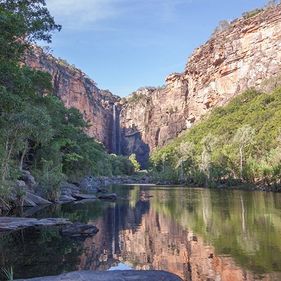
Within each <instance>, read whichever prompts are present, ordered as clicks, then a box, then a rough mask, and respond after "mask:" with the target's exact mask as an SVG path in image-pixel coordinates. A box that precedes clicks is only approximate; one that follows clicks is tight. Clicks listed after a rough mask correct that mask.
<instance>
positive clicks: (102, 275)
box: [18, 270, 182, 281]
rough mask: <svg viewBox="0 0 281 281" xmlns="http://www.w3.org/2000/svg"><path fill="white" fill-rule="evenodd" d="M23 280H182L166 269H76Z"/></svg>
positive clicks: (22, 280)
mask: <svg viewBox="0 0 281 281" xmlns="http://www.w3.org/2000/svg"><path fill="white" fill-rule="evenodd" d="M20 280H21V281H27V280H30V281H61V280H63V281H182V279H181V278H179V277H178V276H176V275H174V274H172V273H169V272H165V271H154V270H149V271H137V270H126V271H121V270H120V271H105V272H94V271H76V272H70V273H66V274H62V275H58V276H48V277H39V278H33V279H20ZM20 280H18V281H20Z"/></svg>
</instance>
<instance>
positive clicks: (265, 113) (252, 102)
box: [151, 88, 281, 189]
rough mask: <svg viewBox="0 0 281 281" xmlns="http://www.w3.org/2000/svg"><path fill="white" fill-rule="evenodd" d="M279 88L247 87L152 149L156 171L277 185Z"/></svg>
mask: <svg viewBox="0 0 281 281" xmlns="http://www.w3.org/2000/svg"><path fill="white" fill-rule="evenodd" d="M280 160H281V89H280V88H279V89H276V90H275V91H274V92H272V93H270V94H266V93H261V92H257V91H255V90H249V91H247V92H246V93H244V94H242V95H240V96H237V97H235V98H234V99H233V100H232V101H231V102H230V103H229V104H228V105H226V106H224V107H218V108H216V109H214V110H213V111H212V112H211V114H210V115H209V116H207V117H206V118H205V119H204V120H202V121H201V122H199V123H198V124H196V125H195V126H194V127H193V128H191V129H190V130H188V131H187V132H186V133H185V134H183V135H181V136H180V137H178V138H177V139H175V140H174V141H172V142H171V143H170V144H168V145H167V146H165V147H163V148H161V149H158V150H157V151H155V152H154V153H153V155H152V157H151V162H152V165H153V167H154V170H155V171H156V174H157V175H158V176H161V177H168V178H170V179H171V178H172V179H174V180H178V181H181V182H186V183H190V184H195V185H206V186H215V185H217V184H223V183H228V184H230V185H233V184H236V183H243V182H244V183H253V184H262V185H264V186H268V187H269V186H270V188H271V189H275V188H276V189H278V188H279V187H280V178H281V161H280Z"/></svg>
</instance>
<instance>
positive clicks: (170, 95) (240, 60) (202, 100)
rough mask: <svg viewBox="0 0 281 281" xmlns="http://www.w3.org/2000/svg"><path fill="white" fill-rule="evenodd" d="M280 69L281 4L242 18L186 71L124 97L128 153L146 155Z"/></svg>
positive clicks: (203, 48)
mask: <svg viewBox="0 0 281 281" xmlns="http://www.w3.org/2000/svg"><path fill="white" fill-rule="evenodd" d="M280 73H281V6H280V5H279V6H277V7H273V8H268V9H266V10H264V11H261V12H260V13H258V14H256V15H251V13H248V15H245V16H244V17H243V18H241V19H238V20H235V21H233V22H232V23H230V25H229V26H228V27H227V28H226V29H224V30H222V31H220V32H217V33H215V34H213V36H212V37H211V39H210V40H209V41H208V42H207V43H206V44H204V45H202V46H201V47H199V48H198V49H196V50H195V51H194V53H193V54H192V56H191V57H190V59H189V61H188V63H187V65H186V68H185V70H184V72H183V73H176V74H172V75H170V76H168V78H167V79H166V85H165V86H164V87H162V88H158V89H155V88H154V89H153V88H150V89H141V90H139V91H137V92H135V93H134V94H133V95H131V96H130V97H128V98H127V99H126V100H125V101H123V105H122V108H123V109H122V111H121V127H122V130H123V139H124V141H123V152H124V153H125V154H128V155H129V154H131V153H132V152H134V153H136V154H137V156H138V159H139V160H141V161H142V162H145V160H146V159H147V157H146V155H147V153H148V152H151V151H152V150H154V149H155V148H156V147H159V146H163V145H165V144H166V143H167V142H168V141H169V140H171V139H173V138H175V137H176V136H177V135H179V134H180V133H181V132H182V131H183V130H186V129H188V128H190V127H191V126H192V125H193V124H194V123H195V122H196V121H198V120H200V119H201V118H202V116H203V115H205V114H206V113H207V112H209V111H210V110H211V109H212V108H214V107H216V106H220V105H224V104H225V103H227V102H228V101H229V100H230V99H231V98H232V97H233V96H235V95H237V94H239V93H241V92H243V91H245V90H247V89H248V88H251V87H257V88H259V87H261V86H262V85H263V81H265V80H266V79H270V78H272V77H274V76H277V75H280Z"/></svg>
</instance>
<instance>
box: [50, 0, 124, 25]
mask: <svg viewBox="0 0 281 281" xmlns="http://www.w3.org/2000/svg"><path fill="white" fill-rule="evenodd" d="M117 2H118V0H115V1H114V0H46V4H47V7H48V9H49V10H50V12H51V14H52V15H53V16H54V17H55V19H56V21H57V22H58V23H60V24H62V25H63V27H64V28H67V29H80V28H87V27H88V28H92V27H94V26H95V24H97V23H98V22H99V21H102V20H106V19H109V18H113V17H115V16H117V14H118V13H119V12H120V11H119V10H118V9H117V8H116V5H115V4H116V3H117Z"/></svg>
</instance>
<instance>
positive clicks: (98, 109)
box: [25, 47, 120, 152]
mask: <svg viewBox="0 0 281 281" xmlns="http://www.w3.org/2000/svg"><path fill="white" fill-rule="evenodd" d="M25 63H26V64H27V65H28V66H30V67H33V68H36V69H38V70H42V71H46V72H48V73H50V74H51V76H52V82H53V86H54V94H55V95H56V96H58V97H59V98H60V99H61V100H62V101H63V103H64V104H65V106H66V107H67V108H70V107H74V108H77V109H78V110H79V111H80V112H81V113H82V114H83V117H84V119H85V120H86V121H88V122H89V125H90V126H89V129H88V134H89V136H91V137H95V138H96V139H97V140H98V141H100V142H102V143H103V144H104V145H105V147H106V148H107V149H108V151H110V152H116V144H115V138H116V136H115V135H116V130H114V128H115V127H116V126H115V124H114V120H115V116H114V104H115V103H116V102H117V101H119V100H120V98H119V97H117V96H114V95H113V94H112V93H110V92H109V91H108V90H106V91H105V90H101V89H99V88H98V87H97V86H96V83H95V82H94V81H93V80H91V79H90V78H89V77H88V76H87V75H86V74H85V73H83V72H82V71H81V70H79V69H77V68H76V67H75V66H71V65H69V64H68V63H67V62H66V61H64V60H61V59H57V58H55V57H53V56H52V55H48V54H46V53H44V52H43V50H42V49H41V48H39V47H34V48H33V50H32V52H30V53H29V54H28V55H27V56H26V58H25Z"/></svg>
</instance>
